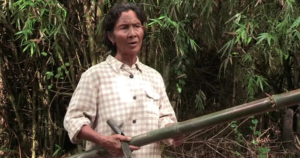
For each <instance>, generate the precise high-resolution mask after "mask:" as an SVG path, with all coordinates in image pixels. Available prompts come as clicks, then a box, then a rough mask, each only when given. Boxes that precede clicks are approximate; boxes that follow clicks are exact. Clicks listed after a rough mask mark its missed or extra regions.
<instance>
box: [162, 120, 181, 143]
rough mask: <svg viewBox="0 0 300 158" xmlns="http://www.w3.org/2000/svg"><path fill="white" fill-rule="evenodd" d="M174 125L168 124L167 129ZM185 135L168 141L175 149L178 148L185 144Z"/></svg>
mask: <svg viewBox="0 0 300 158" xmlns="http://www.w3.org/2000/svg"><path fill="white" fill-rule="evenodd" d="M173 124H174V123H168V124H167V125H166V127H168V126H171V125H173ZM184 138H185V137H184V135H181V136H178V137H174V138H170V139H168V142H169V143H170V144H172V145H173V146H174V147H177V146H179V145H181V144H182V143H183V139H184Z"/></svg>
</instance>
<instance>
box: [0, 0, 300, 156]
mask: <svg viewBox="0 0 300 158" xmlns="http://www.w3.org/2000/svg"><path fill="white" fill-rule="evenodd" d="M118 2H122V1H118ZM134 2H139V3H141V4H142V5H143V6H144V8H145V11H146V13H147V16H148V24H147V26H145V28H146V31H147V38H146V39H145V41H144V46H143V49H142V51H141V52H140V54H139V55H140V59H141V60H142V62H144V63H145V64H147V65H149V66H151V67H153V68H155V69H157V70H158V71H159V72H161V74H162V75H163V77H164V80H165V82H166V86H167V92H168V95H169V98H170V100H171V102H172V105H173V107H174V109H175V111H176V114H177V115H178V119H179V121H182V120H187V119H191V118H194V117H197V116H201V115H205V114H208V113H212V112H216V111H218V110H222V109H225V108H229V107H232V106H235V105H239V104H242V103H245V102H250V101H253V100H256V99H260V98H264V97H266V95H267V94H277V93H282V92H286V91H289V90H293V89H297V88H299V87H300V49H299V48H300V27H299V24H300V1H299V0H136V1H134ZM114 3H116V0H73V1H65V0H46V1H45V0H0V7H1V8H0V157H5V158H13V157H20V158H21V157H31V158H35V157H39V158H42V157H67V156H68V155H70V154H74V153H76V152H80V151H82V146H83V144H78V145H72V144H71V143H70V141H69V138H68V137H67V133H66V131H65V130H64V129H63V125H62V123H63V118H64V114H65V112H66V109H67V107H68V103H69V100H70V97H71V95H72V92H73V91H74V89H75V87H76V84H77V83H78V81H79V79H80V75H81V74H82V72H84V71H85V70H86V69H88V68H89V67H91V66H92V65H95V64H97V63H99V62H101V61H103V60H104V59H105V58H106V56H107V55H108V54H109V53H108V52H107V50H106V49H105V48H104V46H103V45H102V43H101V39H102V32H101V23H102V19H103V17H104V16H105V13H106V12H107V11H108V9H109V8H110V7H111V6H112V5H113V4H114ZM298 106H299V105H295V106H294V107H293V108H292V110H291V109H282V110H279V111H276V112H269V113H266V114H263V115H258V116H252V117H249V118H247V119H243V120H239V121H233V122H231V123H229V124H222V125H218V126H215V127H212V128H209V129H201V130H199V131H198V132H195V133H192V134H191V135H189V136H187V138H186V140H185V143H184V144H183V145H182V146H181V147H179V148H177V149H176V150H175V149H173V148H165V150H164V153H163V155H164V156H165V157H193V158H194V157H260V158H265V157H297V155H298V151H299V145H300V144H299V141H298V137H297V136H299V135H300V130H299V129H300V121H297V120H300V119H299V114H298V113H297V108H298Z"/></svg>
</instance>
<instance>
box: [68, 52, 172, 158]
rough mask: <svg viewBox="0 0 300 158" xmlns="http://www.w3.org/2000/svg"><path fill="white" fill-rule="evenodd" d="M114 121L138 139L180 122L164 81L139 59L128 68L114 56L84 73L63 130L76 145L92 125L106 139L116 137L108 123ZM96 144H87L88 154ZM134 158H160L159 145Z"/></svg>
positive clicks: (141, 150) (128, 134)
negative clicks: (79, 135)
mask: <svg viewBox="0 0 300 158" xmlns="http://www.w3.org/2000/svg"><path fill="white" fill-rule="evenodd" d="M108 119H113V120H114V121H115V122H116V123H117V125H118V126H119V127H120V128H121V130H122V131H123V133H124V134H125V135H126V136H131V137H132V136H137V135H139V134H143V133H146V132H148V131H151V130H155V129H158V128H162V127H165V125H166V124H168V123H175V122H177V119H176V116H175V113H174V110H173V108H172V106H171V104H170V101H169V99H168V97H167V94H166V91H165V86H164V82H163V78H162V77H161V75H160V74H159V73H158V72H157V71H156V70H154V69H152V68H150V67H148V66H146V65H144V64H142V63H141V62H139V60H138V59H137V61H136V63H135V64H134V65H133V66H132V67H129V66H128V65H125V64H123V63H122V62H120V61H118V60H117V59H115V58H114V57H112V56H108V57H107V59H106V60H105V61H104V62H101V63H99V64H97V65H95V66H93V67H91V68H89V69H88V70H87V71H86V72H84V73H83V74H82V76H81V79H80V81H79V83H78V85H77V88H76V90H75V92H74V93H73V96H72V99H71V101H70V104H69V107H68V110H67V113H66V115H65V119H64V127H65V129H66V130H67V131H68V134H69V137H70V139H71V141H72V142H73V143H78V142H79V141H80V140H79V139H78V138H77V134H78V132H79V131H80V130H81V128H82V126H83V125H89V126H90V127H92V128H93V129H94V130H95V131H96V132H98V133H100V134H101V135H104V136H109V135H112V134H114V132H113V131H112V129H111V128H110V127H109V126H108V125H107V123H106V121H107V120H108ZM94 147H95V144H94V143H92V142H89V141H87V143H86V150H89V149H92V148H94ZM133 156H134V157H135V158H159V157H161V150H160V143H159V142H158V143H153V144H149V145H145V146H142V147H141V149H140V150H137V151H134V152H133Z"/></svg>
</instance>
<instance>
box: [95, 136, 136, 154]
mask: <svg viewBox="0 0 300 158" xmlns="http://www.w3.org/2000/svg"><path fill="white" fill-rule="evenodd" d="M130 140H131V138H130V137H126V136H123V135H120V134H115V135H111V136H107V137H106V138H105V139H104V140H102V141H101V142H100V146H102V147H103V148H105V149H106V150H107V151H108V152H109V153H110V154H111V155H113V156H117V157H118V156H123V155H124V154H123V151H122V146H121V141H127V142H128V141H130ZM129 148H130V149H131V150H132V151H133V150H139V149H140V148H139V147H137V146H132V145H129Z"/></svg>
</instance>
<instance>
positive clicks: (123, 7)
mask: <svg viewBox="0 0 300 158" xmlns="http://www.w3.org/2000/svg"><path fill="white" fill-rule="evenodd" d="M129 10H132V11H133V12H135V14H136V16H137V18H138V19H139V20H140V21H141V24H142V25H143V24H144V23H145V21H146V17H145V13H144V10H143V8H142V7H141V6H140V5H139V4H136V3H117V4H116V5H115V6H113V7H112V8H111V9H110V10H109V11H108V13H107V14H106V15H105V18H104V21H103V31H104V34H103V42H104V44H105V46H106V47H107V48H108V49H110V50H111V55H113V56H114V55H115V54H116V52H117V48H116V46H115V45H113V44H112V43H111V42H110V40H109V39H108V37H107V33H108V32H111V33H112V32H113V30H114V28H115V25H116V22H117V21H118V19H119V18H120V16H121V14H122V12H127V11H129ZM144 36H145V33H144Z"/></svg>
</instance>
